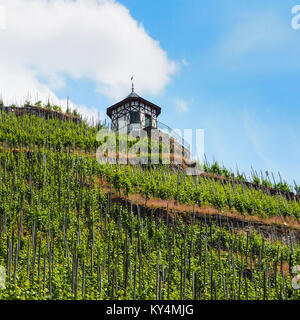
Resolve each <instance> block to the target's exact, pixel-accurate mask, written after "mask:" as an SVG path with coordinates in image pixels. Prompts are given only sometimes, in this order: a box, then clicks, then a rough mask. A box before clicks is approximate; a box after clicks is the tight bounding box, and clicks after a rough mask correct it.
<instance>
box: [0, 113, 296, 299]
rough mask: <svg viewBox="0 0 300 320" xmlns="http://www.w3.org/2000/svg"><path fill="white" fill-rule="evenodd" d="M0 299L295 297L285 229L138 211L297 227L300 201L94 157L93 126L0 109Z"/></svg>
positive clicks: (291, 240)
mask: <svg viewBox="0 0 300 320" xmlns="http://www.w3.org/2000/svg"><path fill="white" fill-rule="evenodd" d="M0 116H1V117H0V143H1V145H0V147H1V148H0V203H1V205H0V266H3V267H5V269H6V289H5V290H0V299H26V300H27V299H57V300H62V299H87V300H89V299H93V300H95V299H97V300H98V299H99V300H103V299H105V300H110V299H134V300H148V299H156V300H166V299H173V300H179V299H183V300H184V299H186V300H189V299H195V300H293V299H296V300H297V299H299V298H300V293H299V292H298V291H297V290H294V289H293V287H292V279H293V278H294V277H295V274H293V268H294V267H295V266H297V265H299V264H300V246H299V242H298V238H297V237H295V236H293V232H287V233H286V235H285V237H284V238H282V237H276V236H273V235H270V236H269V237H265V236H264V235H262V234H261V233H260V232H259V231H257V230H255V229H254V228H248V229H245V228H235V227H230V225H228V224H224V223H222V222H221V220H219V221H213V220H211V219H205V221H203V219H202V220H200V219H197V216H196V214H195V212H193V210H190V211H188V212H185V213H184V214H182V213H180V212H177V213H174V212H172V213H170V214H166V215H159V214H157V210H156V211H155V210H153V211H152V212H151V210H149V211H147V212H146V211H145V210H144V203H138V202H137V201H135V202H134V203H133V201H130V200H128V201H127V205H124V203H121V202H116V201H112V196H113V195H117V196H119V197H121V196H122V197H125V198H128V199H129V197H130V196H132V197H133V198H134V196H135V195H139V196H141V197H142V198H143V199H144V201H145V202H146V203H147V202H150V203H151V199H153V198H157V199H161V200H164V201H166V202H168V201H170V202H171V201H175V202H176V203H179V204H182V205H187V206H196V205H197V206H198V207H200V208H210V207H212V208H215V209H217V210H218V212H219V214H220V215H222V214H225V212H227V211H230V212H235V213H237V214H239V215H240V216H242V217H244V219H247V218H248V217H255V216H257V217H259V218H260V219H262V220H263V219H268V218H274V217H276V218H278V219H279V220H280V221H282V224H284V223H286V222H289V221H293V223H294V224H295V225H298V224H299V218H300V202H298V201H296V200H295V199H289V198H287V197H285V196H283V195H282V194H281V193H280V192H278V193H276V194H270V193H268V192H267V191H262V190H257V189H255V188H252V187H251V186H248V185H247V184H246V183H241V182H238V181H236V180H234V179H233V180H232V182H230V183H225V182H223V181H222V180H220V181H216V180H215V179H210V178H209V177H190V176H185V175H184V174H183V173H182V172H181V171H180V170H174V168H171V167H170V168H167V167H164V166H162V165H157V166H152V167H147V168H145V167H139V166H135V167H133V166H125V165H123V166H121V165H120V166H118V165H109V164H99V163H98V162H97V160H96V158H95V152H96V149H97V148H98V147H99V146H100V144H101V143H100V142H99V141H97V137H96V134H97V131H98V129H99V125H90V124H87V123H86V122H85V121H81V122H80V123H75V122H72V121H61V120H59V119H45V118H40V117H37V116H30V115H23V116H19V117H18V116H15V115H14V114H7V113H1V115H0Z"/></svg>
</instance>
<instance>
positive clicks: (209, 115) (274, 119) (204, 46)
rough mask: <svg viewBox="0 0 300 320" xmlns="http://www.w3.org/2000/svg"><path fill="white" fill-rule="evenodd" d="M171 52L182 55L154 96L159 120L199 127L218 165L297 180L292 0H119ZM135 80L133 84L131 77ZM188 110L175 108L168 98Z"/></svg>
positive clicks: (298, 81)
mask: <svg viewBox="0 0 300 320" xmlns="http://www.w3.org/2000/svg"><path fill="white" fill-rule="evenodd" d="M121 2H122V3H123V4H124V5H125V6H126V7H128V8H129V9H130V12H131V14H132V15H133V17H134V18H135V19H136V20H138V21H140V22H142V23H143V25H144V27H145V29H146V30H147V32H148V33H149V34H150V35H151V37H153V38H154V39H157V40H159V41H160V43H161V46H162V48H163V49H165V50H166V51H167V53H168V55H169V57H170V58H171V59H174V60H182V59H185V60H186V61H187V65H186V66H183V67H181V69H180V71H179V72H178V74H177V75H176V76H174V77H173V79H172V81H171V83H170V84H169V85H168V86H167V87H166V89H165V91H164V93H163V94H162V95H160V96H157V97H153V100H154V101H155V102H157V103H158V104H160V105H161V106H162V108H163V112H162V115H161V120H162V121H163V122H166V123H168V124H170V125H171V126H173V127H179V128H194V129H195V128H203V129H205V150H206V154H207V156H208V158H209V159H212V158H213V157H214V158H215V159H217V160H219V161H220V162H223V163H224V164H225V166H227V167H229V168H233V169H235V168H236V166H238V167H239V168H240V169H241V170H245V171H247V172H249V171H250V168H251V165H252V166H253V167H254V168H255V169H256V170H258V171H259V170H263V171H265V170H269V171H273V172H274V174H277V172H278V171H279V172H280V173H281V175H282V176H283V177H285V178H286V179H288V181H289V182H290V183H292V181H293V179H295V180H296V181H297V182H300V170H299V161H300V149H299V138H300V128H299V120H300V109H299V104H300V61H299V58H300V55H299V53H300V30H299V31H296V30H293V29H292V28H291V19H292V14H291V8H292V7H293V6H294V5H296V4H297V2H295V1H287V0H285V1H274V0H272V1H255V0H251V1H239V2H237V1H230V0H226V1H198V0H184V1H183V0H170V1H169V0H164V1H163V2H162V1H151V2H150V1H141V0H123V1H121ZM137 86H138V84H137ZM176 97H178V98H181V99H184V100H185V101H187V102H188V108H189V111H188V112H184V113H180V112H174V99H175V98H176Z"/></svg>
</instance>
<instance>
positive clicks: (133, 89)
mask: <svg viewBox="0 0 300 320" xmlns="http://www.w3.org/2000/svg"><path fill="white" fill-rule="evenodd" d="M131 81H132V92H134V83H133V76H132V77H131Z"/></svg>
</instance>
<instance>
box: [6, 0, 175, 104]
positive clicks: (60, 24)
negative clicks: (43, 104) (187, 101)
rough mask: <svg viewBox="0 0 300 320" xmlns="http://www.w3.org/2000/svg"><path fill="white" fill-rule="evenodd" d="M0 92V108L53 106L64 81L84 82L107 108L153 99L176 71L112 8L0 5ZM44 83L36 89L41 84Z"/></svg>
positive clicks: (67, 0) (48, 0) (38, 1)
mask: <svg viewBox="0 0 300 320" xmlns="http://www.w3.org/2000/svg"><path fill="white" fill-rule="evenodd" d="M1 4H2V5H4V6H5V8H6V13H7V28H6V30H5V31H4V30H0V47H1V48H0V49H1V50H0V92H1V93H2V95H3V98H4V99H6V101H15V100H17V101H20V100H26V99H27V97H28V95H31V96H32V97H35V96H36V95H37V94H38V95H39V99H44V100H47V99H48V97H51V98H52V99H53V100H55V99H57V97H56V95H55V93H54V90H56V89H59V88H63V87H64V84H65V79H66V77H67V76H68V77H71V78H73V79H76V80H80V79H89V80H91V81H93V82H94V83H95V87H96V90H97V92H99V93H100V94H102V95H105V96H107V97H109V98H111V99H112V100H117V99H120V98H123V97H124V95H126V94H127V93H128V91H129V90H130V76H131V75H132V74H134V78H135V85H136V88H137V92H139V93H141V94H145V93H148V94H153V95H156V94H159V93H160V92H161V91H162V90H163V89H164V87H165V86H166V84H167V83H168V81H169V80H170V78H171V76H172V75H173V74H174V73H175V72H176V70H177V68H178V67H177V64H176V63H175V62H173V61H170V60H169V59H168V57H167V54H166V52H165V51H163V50H162V49H161V47H160V44H159V42H157V41H155V40H153V39H152V38H151V37H150V36H149V35H148V34H147V33H146V32H145V30H144V28H143V26H142V25H141V24H138V23H137V21H135V20H134V19H133V18H132V17H131V15H130V13H129V11H128V10H127V9H126V8H125V7H124V6H123V5H121V4H119V3H118V2H116V1H114V0H77V1H71V0H2V1H1V0H0V5H1ZM41 78H42V79H43V82H41V80H40V79H41ZM34 100H35V99H34Z"/></svg>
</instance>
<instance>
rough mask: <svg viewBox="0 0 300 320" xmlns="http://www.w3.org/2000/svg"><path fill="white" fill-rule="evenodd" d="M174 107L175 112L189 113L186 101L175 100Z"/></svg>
mask: <svg viewBox="0 0 300 320" xmlns="http://www.w3.org/2000/svg"><path fill="white" fill-rule="evenodd" d="M175 106H176V109H177V111H179V112H188V111H189V106H188V103H187V101H185V100H183V99H175Z"/></svg>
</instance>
